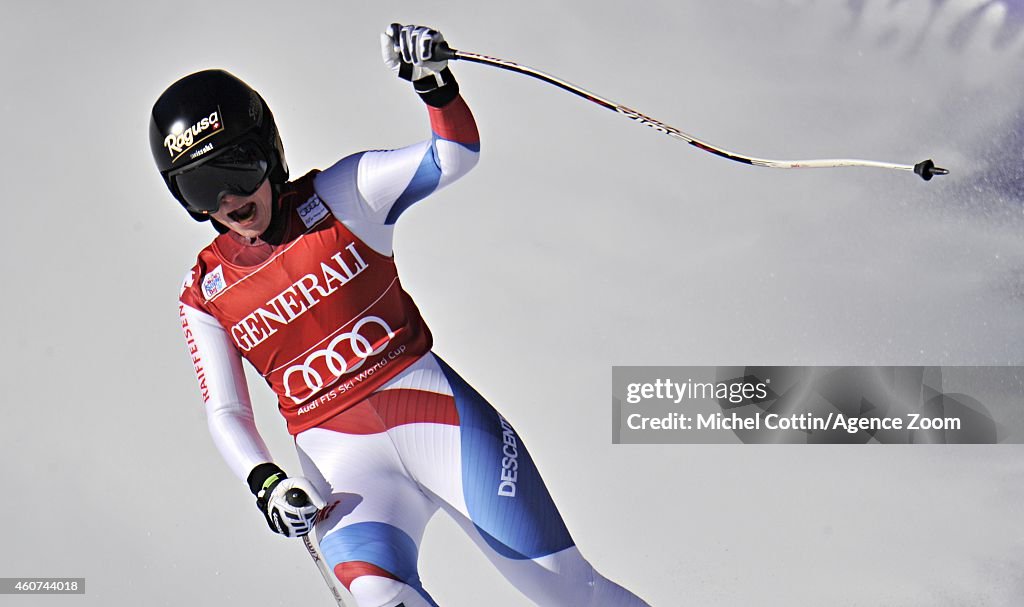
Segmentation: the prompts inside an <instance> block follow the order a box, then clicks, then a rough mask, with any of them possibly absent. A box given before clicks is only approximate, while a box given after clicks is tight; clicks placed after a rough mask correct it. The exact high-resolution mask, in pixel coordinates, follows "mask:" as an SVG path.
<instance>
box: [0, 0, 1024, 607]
mask: <svg viewBox="0 0 1024 607" xmlns="http://www.w3.org/2000/svg"><path fill="white" fill-rule="evenodd" d="M1022 5H1024V2H1020V1H1019V0H1014V1H1013V2H998V1H989V0H945V1H942V0H934V1H933V0H896V1H890V0H862V1H851V2H843V1H840V0H834V1H831V2H827V1H819V2H814V1H798V0H791V1H786V0H748V1H744V2H740V1H735V2H716V3H712V2H706V1H700V0H686V1H675V2H669V1H656V2H647V3H643V4H642V5H637V6H628V5H627V4H625V3H614V2H582V1H574V2H564V3H559V4H552V3H547V2H540V1H537V0H523V1H521V2H517V3H501V4H498V3H470V2H446V3H444V4H443V5H430V4H425V3H412V2H380V3H374V4H373V5H368V4H364V3H359V4H357V3H344V4H343V3H339V2H332V3H328V2H299V3H296V4H294V5H293V6H292V7H290V8H289V9H288V10H287V11H286V12H282V11H280V9H278V8H277V5H275V4H271V3H257V2H223V3H217V4H216V5H212V4H211V3H205V2H196V1H192V2H189V1H186V2H178V3H175V4H174V5H173V6H169V5H164V6H149V5H147V4H145V3H129V2H102V3H70V2H57V1H54V0H44V1H41V2H34V3H16V4H12V5H10V6H7V7H6V9H7V10H6V11H5V18H4V19H3V20H2V23H0V52H2V57H3V58H2V60H0V61H2V63H0V66H2V67H0V69H2V71H0V82H2V83H3V84H2V88H0V91H2V93H0V103H2V106H3V110H4V112H3V116H4V118H5V123H4V125H3V130H2V131H0V132H2V134H3V137H4V145H3V146H2V147H0V167H3V168H2V170H3V172H4V173H3V175H4V179H3V180H2V181H0V193H2V199H3V200H4V204H5V210H4V216H5V219H6V222H5V225H6V233H7V237H6V238H5V240H4V243H3V245H2V246H3V255H2V256H0V260H2V261H0V264H2V265H0V271H2V272H3V275H4V276H5V283H6V284H7V288H6V289H5V296H4V297H3V298H2V300H0V312H2V317H3V318H4V329H3V330H4V342H5V343H6V345H7V347H6V348H4V354H2V355H0V356H2V362H3V365H2V368H3V372H2V375H0V393H2V394H4V402H3V407H4V408H3V411H4V414H3V417H2V421H0V461H2V463H3V470H4V475H3V477H2V479H3V487H4V488H5V490H4V493H3V498H2V499H0V520H3V521H5V523H6V524H5V526H4V531H3V533H2V535H0V576H67V577H81V576H84V577H86V578H87V594H86V595H85V596H79V597H59V598H58V597H2V598H0V604H3V605H33V606H36V605H41V606H46V605H57V604H60V605H67V604H75V605H89V606H93V605H96V606H100V605H102V606H114V607H116V606H122V605H124V606H127V605H132V606H134V605H138V604H145V605H189V604H190V605H228V604H259V605H300V604H301V605H329V604H331V602H330V601H331V599H330V597H329V595H328V594H327V591H326V590H325V589H324V588H323V586H322V582H321V580H320V578H319V574H318V573H317V571H316V569H315V568H314V567H313V565H312V564H311V563H310V562H309V559H308V557H307V556H306V555H305V554H304V552H305V551H304V549H303V548H302V546H301V544H300V543H299V542H296V541H289V540H285V539H283V538H278V537H275V536H273V535H271V534H270V533H269V532H268V531H267V530H266V528H265V526H264V522H263V521H262V518H261V517H260V516H259V514H258V513H257V512H256V510H255V508H254V507H253V505H252V498H251V496H250V495H249V494H248V491H247V490H246V488H245V487H244V486H242V485H241V484H240V483H239V482H238V481H237V480H236V479H234V478H233V477H232V476H231V474H230V472H229V471H228V470H227V467H226V466H224V465H223V464H222V462H221V461H220V460H219V456H218V455H217V453H216V451H215V449H214V447H213V444H212V441H210V439H209V437H208V435H207V431H206V427H205V420H204V416H203V411H202V408H201V406H200V404H199V400H198V396H197V390H196V387H195V382H194V379H193V374H192V371H191V369H190V364H189V361H188V359H187V357H186V356H185V354H184V349H183V345H182V340H181V336H180V330H179V327H178V325H177V314H176V306H175V298H176V296H177V292H178V291H177V289H178V285H179V284H180V281H181V278H182V276H183V274H184V272H185V271H186V270H187V269H188V268H189V267H190V265H191V264H192V260H193V259H194V255H195V252H196V251H198V250H199V249H200V248H201V247H202V246H203V245H205V244H206V243H207V242H208V241H209V240H210V238H211V236H212V231H211V230H210V229H209V228H208V227H207V226H204V225H198V224H193V223H192V222H190V221H189V220H188V219H187V217H186V216H185V215H184V214H183V213H182V212H181V210H180V208H179V207H178V206H177V205H176V204H175V203H174V201H173V200H172V199H171V198H170V196H169V195H168V194H167V193H166V191H165V189H164V188H163V185H162V183H161V181H160V179H159V176H158V174H157V173H156V171H155V170H154V168H153V165H152V160H151V158H150V154H149V149H148V145H147V140H146V129H147V123H148V109H149V108H150V107H151V106H152V103H153V101H154V100H155V99H156V97H157V96H158V95H159V94H160V92H161V91H162V90H163V89H164V88H165V87H166V86H167V85H169V84H170V83H171V82H173V81H174V80H175V79H177V78H178V77H180V76H182V75H184V74H186V73H189V72H191V71H195V70H198V69H203V68H207V67H225V68H227V69H229V70H231V71H232V72H234V73H236V74H237V75H239V76H240V77H242V78H243V79H245V80H247V81H248V82H249V83H250V84H252V85H253V86H254V87H256V88H257V89H258V90H259V91H260V92H261V93H262V94H263V96H264V97H265V98H266V99H267V100H268V102H269V103H270V104H271V107H272V108H273V110H274V114H275V116H276V117H277V119H278V122H279V124H280V126H281V128H282V131H283V134H284V140H285V147H286V150H287V155H288V161H289V164H290V165H291V168H292V172H293V175H301V174H303V173H304V172H305V171H307V170H308V169H310V168H314V167H326V166H328V165H330V164H331V163H333V162H334V161H335V160H336V159H337V158H339V157H341V156H342V155H345V154H348V153H351V152H355V151H358V150H361V149H368V148H382V147H396V146H401V145H405V144H408V143H412V142H414V141H416V140H418V139H422V138H425V137H426V136H427V135H428V131H427V121H426V115H425V112H424V110H423V109H422V108H421V107H420V104H419V101H418V100H417V99H416V98H415V96H414V95H413V93H412V92H411V91H409V90H408V89H407V86H406V85H405V83H403V82H399V81H397V80H396V79H395V78H394V77H393V76H392V74H391V73H390V71H388V70H387V69H386V68H385V67H384V66H383V65H382V64H381V62H380V59H379V50H378V43H377V35H378V32H379V31H381V30H382V29H383V28H384V27H385V26H386V25H387V24H388V23H390V22H392V21H400V22H403V23H425V24H429V25H432V26H435V27H437V28H438V29H440V30H441V31H443V32H444V33H445V34H446V36H447V37H448V39H449V40H450V41H451V42H452V46H454V47H456V48H464V49H466V50H473V51H477V52H482V53H486V54H490V55H494V56H498V57H504V58H508V59H511V60H515V61H518V62H521V63H523V64H525V65H530V66H534V67H537V68H540V69H543V70H545V71H548V72H550V73H552V74H555V75H558V76H561V77H563V78H566V79H568V80H570V81H572V82H576V83H579V84H581V85H583V86H585V87H587V88H589V89H591V90H593V91H594V92H596V93H598V94H600V95H602V96H605V97H608V98H611V99H616V100H620V101H622V102H623V103H626V104H627V105H629V106H630V107H633V108H635V109H637V110H639V111H641V112H644V113H646V114H648V115H651V116H653V117H656V118H658V119H660V120H663V121H665V122H667V123H669V124H672V125H675V126H677V127H679V128H681V129H682V130H684V131H687V132H689V133H692V134H694V135H697V136H699V137H703V138H706V139H707V140H709V141H711V142H713V143H716V144H718V145H722V146H725V147H728V148H732V149H736V150H738V151H742V152H747V153H751V154H755V155H762V156H769V157H782V158H787V157H788V158H793V157H821V156H830V157H832V156H851V157H863V158H872V159H881V160H890V161H897V162H907V163H914V162H917V161H919V160H921V159H923V158H926V157H933V158H935V159H936V161H937V163H938V164H940V165H941V166H947V167H949V168H950V169H951V170H952V171H953V175H951V176H949V177H946V178H943V179H939V180H936V181H933V182H931V183H928V184H925V183H924V182H922V181H920V180H919V179H917V178H916V177H914V176H911V175H908V174H904V173H897V172H886V171H877V170H871V169H842V170H827V171H772V170H768V169H758V168H753V167H748V166H743V165H739V164H735V163H730V162H727V161H724V160H721V159H719V158H716V157H713V156H711V155H709V154H705V153H703V152H700V151H698V150H696V149H694V148H691V147H689V146H685V145H682V144H680V143H679V142H676V141H673V140H671V139H669V138H668V137H664V136H662V135H659V134H657V133H654V132H653V131H649V130H646V129H643V128H641V127H639V126H637V125H636V124H632V123H631V122H630V121H628V120H625V119H623V118H622V117H619V116H615V115H613V114H612V113H610V112H608V111H607V110H603V109H601V108H599V107H597V106H595V105H592V104H588V103H586V102H584V101H582V100H580V99H577V98H574V97H572V96H570V95H567V94H566V93H564V92H562V91H559V90H557V89H555V88H553V87H551V86H548V85H544V84H542V83H540V82H537V81H533V80H530V79H526V78H524V77H521V76H515V75H513V74H509V73H506V72H502V71H499V70H495V69H490V68H485V67H482V66H477V65H455V66H454V69H455V71H456V73H457V75H458V77H459V80H460V82H461V84H462V86H463V92H464V96H465V97H466V99H467V100H468V101H469V103H470V105H471V107H472V108H473V110H474V112H475V114H476V117H477V119H478V122H479V124H480V128H481V132H482V137H483V158H482V163H481V165H480V166H479V167H478V168H477V169H476V170H475V171H474V172H473V173H471V174H470V175H469V176H468V177H466V178H465V179H464V180H462V181H461V182H459V183H458V184H456V185H455V186H453V187H451V188H450V189H448V190H445V191H444V192H443V193H440V194H438V195H436V196H435V197H433V198H432V199H430V200H428V201H424V203H421V204H420V205H419V206H417V207H414V208H413V209H412V210H410V211H409V212H408V213H407V214H406V215H405V216H404V218H403V221H402V222H401V224H400V227H399V228H398V230H397V240H396V253H397V256H398V259H399V267H400V268H401V271H402V276H403V282H404V284H405V285H406V288H407V289H408V290H409V291H410V292H411V293H412V294H413V296H414V297H415V298H416V301H417V302H418V304H419V306H420V309H421V310H422V311H423V313H424V315H425V317H426V319H427V321H428V322H429V323H430V325H431V327H432V330H433V332H434V334H435V336H436V350H437V351H438V352H439V353H440V354H442V355H443V356H445V358H446V359H447V360H448V361H449V362H450V363H451V364H452V365H453V366H454V367H455V368H456V369H458V370H459V371H460V373H462V375H463V376H464V377H466V378H467V379H468V380H469V381H470V382H471V383H472V384H473V385H474V386H476V387H477V389H479V390H480V391H481V392H482V393H483V394H484V395H485V396H487V397H488V398H489V399H490V400H491V402H492V403H494V404H495V406H497V407H498V408H499V410H501V411H503V413H504V414H505V415H506V416H507V417H508V418H509V419H510V420H511V421H512V422H513V423H514V424H515V425H516V427H517V429H518V430H519V432H520V433H521V434H522V435H523V436H525V437H526V441H527V443H528V444H529V446H530V449H531V452H532V453H533V455H534V458H535V459H536V460H537V462H538V464H539V466H540V467H541V470H542V471H543V473H544V474H545V477H546V480H547V484H548V486H549V488H550V489H551V491H552V493H553V495H554V497H555V500H556V502H557V503H558V504H559V506H560V508H561V510H562V513H563V515H564V516H565V518H566V520H567V522H568V525H569V528H570V530H571V531H572V533H573V535H574V537H575V538H576V539H577V542H578V544H579V545H580V547H581V549H582V550H583V552H584V554H585V555H587V557H588V558H589V559H590V560H591V561H592V562H593V563H594V564H595V566H596V567H597V568H598V569H600V570H601V571H602V572H603V573H605V574H606V575H608V576H609V577H611V578H612V579H615V580H617V581H619V582H621V583H623V584H624V585H626V586H628V587H629V588H631V589H633V590H634V591H636V592H637V593H638V594H640V595H641V596H643V597H644V598H646V599H647V600H648V601H649V602H650V603H651V604H652V605H656V606H662V607H667V606H673V605H684V604H694V605H716V606H718V605H721V606H733V605H736V606H739V605H743V606H748V605H786V606H793V605H815V606H817V605H822V604H828V605H836V606H846V605H849V606H853V605H907V606H916V605H921V606H924V605H928V606H930V607H935V606H954V605H968V604H969V605H993V606H996V605H1015V604H1019V600H1020V597H1021V596H1024V573H1022V571H1024V569H1022V567H1021V564H1022V562H1021V561H1022V559H1021V555H1022V554H1024V551H1022V548H1024V522H1022V518H1021V516H1020V504H1021V502H1022V498H1024V460H1022V458H1021V455H1022V453H1024V451H1022V447H1020V446H1008V445H999V446H948V447H943V446H908V447H900V446H886V447H868V446H853V447H840V446H833V447H829V446H818V447H813V446H751V445H744V446H739V445H693V446H683V445H668V446H646V445H636V446H628V445H618V446H613V445H611V444H610V441H611V436H610V423H609V417H610V386H611V366H612V365H617V364H618V365H627V364H628V365H640V364H663V365H670V364H680V365H684V364H685V365H751V364H761V365H782V364H942V365H955V364H1007V363H1010V364H1018V365H1020V364H1024V315H1022V314H1021V301H1022V298H1024V242H1022V239H1021V228H1022V223H1024V213H1022V209H1024V205H1022V196H1021V192H1020V186H1019V184H1020V183H1021V181H1020V179H1021V177H1022V170H1021V166H1022V165H1021V162H1020V160H1021V145H1022V126H1024V116H1022V115H1021V112H1022V108H1024V103H1022V99H1024V95H1022V91H1021V88H1022V86H1024V85H1022V82H1024V79H1022V78H1021V77H1020V76H1021V65H1022V62H1021V57H1022V51H1021V47H1022V42H1021V36H1019V35H1018V34H1019V30H1020V28H1021V26H1022V25H1024V18H1022V17H1024V6H1022ZM40 237H41V238H40ZM250 385H251V386H253V388H254V397H255V405H256V408H257V416H258V420H259V422H260V425H261V427H262V428H264V429H265V435H266V436H267V438H268V441H269V442H270V443H271V448H272V450H273V451H274V452H275V454H277V456H278V457H279V458H280V460H281V461H282V463H283V464H284V466H285V468H286V469H297V466H296V465H295V464H294V456H293V454H292V453H291V444H290V439H289V437H288V436H287V434H286V432H285V431H284V428H283V423H282V422H281V421H280V420H279V418H278V417H277V414H276V411H275V408H274V404H273V399H272V398H271V397H270V394H269V391H268V390H266V389H264V388H262V387H260V383H259V382H258V381H256V380H255V379H253V380H251V381H250ZM421 575H422V577H423V579H424V581H425V584H426V586H427V588H428V589H429V590H430V591H431V592H432V593H433V594H434V596H435V598H436V599H437V600H438V601H439V602H440V603H441V604H443V605H467V604H487V605H490V606H493V607H512V606H521V605H525V604H526V602H525V600H524V599H522V598H521V597H519V596H518V595H517V594H516V593H515V591H514V590H513V589H512V588H510V587H509V586H508V584H507V583H506V582H504V580H503V579H501V578H500V576H498V574H497V573H496V572H494V571H493V570H492V569H491V568H490V566H489V565H488V564H487V563H486V561H485V559H484V558H483V557H482V556H481V555H479V554H478V553H477V552H476V549H475V548H474V547H473V546H472V545H471V543H470V542H469V540H468V539H467V538H465V537H463V536H462V535H461V534H460V532H459V531H458V529H457V528H456V526H455V525H453V524H452V523H451V522H450V521H448V520H446V519H445V518H443V516H439V517H437V518H436V519H435V522H434V523H432V525H431V527H430V528H429V529H428V532H427V537H426V539H425V541H424V546H423V550H422V554H421Z"/></svg>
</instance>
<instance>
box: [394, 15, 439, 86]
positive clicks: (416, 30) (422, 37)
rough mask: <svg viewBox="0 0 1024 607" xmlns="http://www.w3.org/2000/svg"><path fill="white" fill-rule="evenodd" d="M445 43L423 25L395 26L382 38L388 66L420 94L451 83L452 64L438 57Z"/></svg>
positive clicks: (435, 32)
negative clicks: (440, 47) (438, 52)
mask: <svg viewBox="0 0 1024 607" xmlns="http://www.w3.org/2000/svg"><path fill="white" fill-rule="evenodd" d="M442 42H444V36H443V35H441V32H438V31H437V30H434V29H431V28H429V27H423V26H420V25H401V24H399V23H392V24H391V25H389V26H388V29H387V30H385V31H384V33H383V34H381V35H380V52H381V55H382V56H383V58H384V64H385V65H387V66H388V67H389V68H391V71H393V72H394V73H395V74H396V75H397V76H398V77H399V78H402V79H404V80H408V81H410V82H412V83H413V85H414V86H415V87H416V91H417V92H419V93H427V92H430V91H433V90H435V89H438V88H441V87H442V86H444V85H446V84H448V83H449V82H450V80H451V72H450V71H449V70H448V69H447V67H448V61H447V60H446V59H439V58H438V56H437V49H438V45H440V44H441V43H442Z"/></svg>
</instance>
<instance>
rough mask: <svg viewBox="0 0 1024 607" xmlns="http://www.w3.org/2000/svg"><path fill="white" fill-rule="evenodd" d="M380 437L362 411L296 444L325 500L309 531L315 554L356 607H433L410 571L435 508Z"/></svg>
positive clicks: (379, 428) (413, 569)
mask: <svg viewBox="0 0 1024 607" xmlns="http://www.w3.org/2000/svg"><path fill="white" fill-rule="evenodd" d="M383 430H384V428H383V427H382V426H381V425H380V423H379V420H377V419H376V414H375V413H374V412H373V411H372V409H371V408H370V407H369V406H368V405H366V404H363V403H361V404H360V405H357V406H356V407H355V408H353V409H350V410H348V411H345V412H343V413H341V414H339V415H338V416H335V417H334V418H332V419H331V420H329V421H328V422H325V423H324V424H322V425H321V426H320V427H317V428H313V429H311V430H307V431H306V432H303V433H301V434H300V435H299V436H297V437H296V441H295V442H296V447H297V448H298V452H299V459H300V461H301V462H302V467H303V473H304V474H305V475H306V477H307V478H309V479H310V480H312V481H313V482H314V483H315V484H316V485H317V488H318V489H320V490H321V494H322V495H323V496H324V499H326V500H327V506H326V507H325V508H324V509H323V510H322V511H321V520H320V521H319V522H318V523H317V525H316V534H317V538H318V540H319V542H320V549H321V552H322V553H323V556H324V560H325V561H326V562H327V564H328V567H329V568H330V569H331V570H332V571H333V572H334V574H335V576H337V578H338V580H339V581H340V582H341V583H342V584H343V585H344V586H345V587H346V588H348V589H349V592H351V593H352V595H353V597H355V599H356V601H357V602H358V605H359V607H398V606H399V605H403V606H404V607H437V604H436V603H435V602H434V601H433V599H431V598H430V595H429V594H427V592H426V591H425V590H424V589H423V585H422V584H421V583H420V578H419V573H418V569H417V557H418V553H419V544H420V540H421V539H422V537H423V530H424V527H425V526H426V524H427V521H428V520H429V519H430V517H431V516H432V515H433V514H434V512H436V510H437V506H436V505H435V504H434V503H433V502H432V500H431V499H430V498H428V497H427V496H426V495H425V494H424V493H423V492H422V491H421V490H420V489H419V487H418V486H417V485H416V483H415V482H413V481H412V480H411V479H410V478H409V477H408V476H407V474H406V472H405V469H404V468H403V466H402V462H401V461H400V460H399V457H398V455H397V454H396V452H395V449H394V445H393V444H392V442H391V439H390V438H388V436H387V435H386V434H385V433H384V431H383Z"/></svg>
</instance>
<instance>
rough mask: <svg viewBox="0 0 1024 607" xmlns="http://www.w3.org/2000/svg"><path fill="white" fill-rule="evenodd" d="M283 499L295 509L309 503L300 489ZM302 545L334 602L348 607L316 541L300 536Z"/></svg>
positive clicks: (306, 496) (339, 605) (307, 536)
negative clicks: (321, 556)
mask: <svg viewBox="0 0 1024 607" xmlns="http://www.w3.org/2000/svg"><path fill="white" fill-rule="evenodd" d="M285 499H286V500H288V503H289V504H291V505H293V506H297V507H301V506H305V505H306V504H308V503H309V496H308V495H306V492H305V491H303V490H301V489H292V490H291V491H289V492H288V494H287V495H286V496H285ZM302 543H303V544H305V545H306V552H308V553H309V556H310V558H312V559H313V563H314V564H316V568H317V569H318V570H319V571H320V575H321V576H323V578H324V583H325V584H327V588H328V589H330V591H331V594H332V595H333V596H334V600H335V602H337V603H338V607H349V605H348V604H347V603H346V602H345V599H344V598H342V596H341V592H340V591H339V590H338V587H337V586H335V585H334V576H333V575H331V572H330V571H329V570H328V569H327V563H325V562H324V560H323V559H322V558H320V551H319V550H317V545H316V540H314V539H313V538H312V537H310V536H309V534H308V533H307V534H306V535H303V536H302Z"/></svg>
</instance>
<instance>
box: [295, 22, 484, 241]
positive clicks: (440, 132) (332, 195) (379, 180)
mask: <svg viewBox="0 0 1024 607" xmlns="http://www.w3.org/2000/svg"><path fill="white" fill-rule="evenodd" d="M443 41H444V37H443V36H442V35H441V34H440V33H439V32H437V31H435V30H432V29H429V28H426V27H419V26H405V27H401V26H399V25H397V24H392V25H391V26H390V27H389V28H388V30H387V31H386V32H384V33H383V34H381V54H382V56H383V59H384V63H385V65H387V66H388V67H389V68H391V70H392V71H393V72H394V73H395V74H396V75H397V76H398V77H399V78H402V79H404V80H409V81H411V82H412V83H413V87H414V89H415V91H416V92H417V93H418V94H419V96H420V98H421V99H422V100H423V102H424V103H425V104H426V106H427V112H428V114H429V116H430V129H431V132H432V136H431V138H430V139H429V140H427V141H423V142H420V143H417V144H414V145H410V146H408V147H404V148H400V149H397V150H378V151H367V152H360V153H357V154H353V155H351V156H348V157H346V158H343V159H342V160H340V161H339V162H337V163H336V164H335V165H334V166H332V167H330V168H328V169H327V170H325V171H323V172H322V173H319V174H318V175H317V176H316V181H315V188H316V191H317V194H318V195H319V196H320V198H321V199H322V200H323V201H324V202H325V203H326V204H327V206H328V207H329V208H330V209H331V211H332V212H333V214H334V215H335V216H336V217H340V218H344V220H343V221H344V222H345V223H346V225H349V226H350V227H353V228H355V229H356V230H357V232H358V230H359V224H360V223H363V222H365V223H369V224H377V225H391V224H394V223H395V221H396V220H397V219H398V217H399V215H401V214H402V212H403V211H405V210H406V209H407V208H409V206H411V205H412V204H413V203H415V202H417V201H419V200H422V199H423V198H425V197H426V196H428V195H430V194H431V193H433V192H435V191H437V190H438V189H440V188H442V187H444V186H446V185H448V184H449V183H451V182H453V181H455V180H456V179H458V178H459V177H462V176H463V175H465V174H466V173H467V172H469V170H470V169H472V168H473V166H475V165H476V163H477V160H478V158H479V156H480V135H479V133H478V131H477V127H476V122H475V121H474V120H473V114H472V113H471V112H470V110H469V107H468V106H467V105H466V102H465V101H464V100H463V99H462V96H461V95H460V93H459V84H458V82H456V80H455V77H454V76H453V75H452V72H451V70H450V69H448V66H447V61H433V60H431V58H432V57H433V53H434V48H435V47H436V45H438V44H440V43H441V42H443ZM360 236H362V234H360ZM376 248H378V249H379V247H376ZM384 248H388V247H384ZM387 252H389V251H387Z"/></svg>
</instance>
